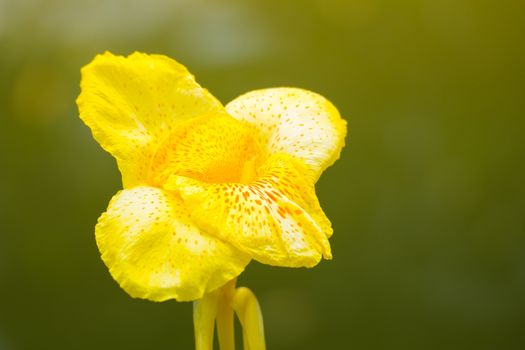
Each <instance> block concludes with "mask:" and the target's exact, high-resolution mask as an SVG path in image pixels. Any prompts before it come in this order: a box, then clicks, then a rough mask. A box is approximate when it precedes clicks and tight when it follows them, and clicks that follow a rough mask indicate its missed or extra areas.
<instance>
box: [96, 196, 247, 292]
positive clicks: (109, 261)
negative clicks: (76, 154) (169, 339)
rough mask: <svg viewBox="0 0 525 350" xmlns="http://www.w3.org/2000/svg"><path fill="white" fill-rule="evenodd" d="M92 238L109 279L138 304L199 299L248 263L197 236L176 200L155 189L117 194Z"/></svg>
mask: <svg viewBox="0 0 525 350" xmlns="http://www.w3.org/2000/svg"><path fill="white" fill-rule="evenodd" d="M95 232H96V239H97V245H98V247H99V249H100V252H101V254H102V260H103V261H104V263H105V264H106V265H107V266H108V268H109V271H110V273H111V275H112V276H113V278H114V279H115V280H116V281H117V282H118V283H119V284H120V286H121V287H122V288H123V289H124V290H125V291H126V292H127V293H128V294H130V295H131V296H133V297H138V298H145V299H150V300H154V301H163V300H167V299H177V300H179V301H187V300H195V299H199V298H201V297H202V296H203V295H204V294H205V293H207V292H210V291H212V290H213V289H215V288H218V287H220V286H222V285H223V284H225V283H226V282H228V281H230V280H231V279H233V278H235V277H237V276H238V275H239V274H240V273H241V272H242V271H243V270H244V267H245V266H246V264H248V262H249V257H248V256H247V255H246V254H244V253H242V252H240V251H238V250H237V249H235V248H233V247H232V246H231V245H229V244H227V243H225V242H223V241H221V240H220V239H218V238H216V237H213V236H210V235H206V234H204V233H202V232H201V231H199V230H198V229H197V228H196V227H195V226H194V225H193V224H192V223H191V221H190V219H189V215H188V213H187V212H186V211H185V209H184V207H183V205H182V202H181V200H180V199H178V198H177V197H175V196H174V195H172V194H169V193H167V192H165V191H163V190H161V189H157V188H154V187H145V186H143V187H136V188H133V189H129V190H123V191H121V192H119V193H117V194H116V195H115V196H114V197H113V199H112V200H111V202H110V204H109V207H108V210H107V211H106V212H105V213H104V214H102V216H101V217H100V218H99V221H98V224H97V226H96V230H95Z"/></svg>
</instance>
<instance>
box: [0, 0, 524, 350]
mask: <svg viewBox="0 0 525 350" xmlns="http://www.w3.org/2000/svg"><path fill="white" fill-rule="evenodd" d="M524 34H525V2H523V1H518V0H515V1H505V0H501V1H480V0H420V1H417V0H412V1H402V0H400V1H390V0H348V1H336V0H318V1H298V0H297V1H284V0H281V1H269V0H258V1H234V0H223V1H211V0H191V1H190V0H181V1H169V0H155V1H153V0H150V1H139V0H118V1H93V0H89V1H86V0H84V1H58V0H55V1H53V0H48V1H44V0H16V1H15V0H0V349H2V350H12V349H14V350H18V349H20V350H24V349H128V350H132V349H192V348H193V331H192V319H191V308H192V307H191V303H177V302H174V301H170V302H165V303H153V302H148V301H143V300H134V299H131V298H130V297H128V296H127V295H126V294H125V293H124V292H123V291H122V290H120V289H119V288H118V286H117V284H116V283H115V282H114V281H113V280H112V279H111V277H110V275H109V273H108V271H107V269H106V267H105V266H104V265H103V263H102V262H101V260H100V255H99V253H98V251H97V248H96V245H95V240H94V235H93V228H94V224H95V222H96V219H97V217H98V216H99V214H100V213H101V212H103V211H104V210H105V208H106V205H107V203H108V200H109V199H110V197H111V196H112V195H113V194H114V193H115V192H116V191H117V190H118V189H119V188H120V178H119V173H118V171H117V168H116V165H115V163H114V161H113V159H112V158H111V157H110V156H109V155H108V154H106V153H105V152H104V151H103V150H102V149H101V148H100V147H99V146H98V145H97V144H96V143H95V141H94V140H93V139H92V137H91V135H90V132H89V130H88V129H87V128H86V127H85V126H84V125H83V123H82V122H81V121H80V120H79V119H78V112H77V108H76V106H75V98H76V96H77V95H78V93H79V70H80V67H81V66H83V65H84V64H86V63H88V62H89V61H90V60H91V59H92V58H93V57H94V56H95V54H97V53H101V52H103V51H105V50H110V51H112V52H114V53H118V54H128V53H131V52H133V51H135V50H138V51H143V52H148V53H163V54H166V55H168V56H171V57H174V58H176V59H177V60H179V61H181V62H182V63H184V64H185V65H186V66H187V67H188V68H189V69H190V70H191V71H192V72H193V73H194V74H195V75H196V76H197V79H198V81H199V82H200V83H201V84H202V85H203V86H205V87H207V88H208V89H209V90H210V91H212V92H213V93H214V94H215V95H216V96H217V97H218V98H219V99H221V101H223V102H225V103H226V102H228V101H229V100H231V99H233V98H234V97H236V96H237V95H239V94H241V93H243V92H246V91H248V90H252V89H255V88H263V87H272V86H281V85H286V86H298V87H303V88H307V89H311V90H313V91H316V92H319V93H321V94H323V95H325V96H326V97H327V98H329V99H330V100H332V101H333V102H334V104H335V105H336V106H338V108H339V109H340V111H341V113H342V114H343V116H344V117H345V118H346V119H347V120H348V121H349V138H348V140H347V141H348V142H347V145H348V146H347V147H346V148H345V149H344V151H343V154H342V157H341V159H340V161H339V162H337V163H336V164H335V165H334V166H333V167H332V168H330V169H329V170H328V171H326V172H325V174H324V175H323V177H322V178H321V180H320V181H319V183H318V185H317V190H318V195H319V197H320V200H321V204H322V205H323V207H324V209H325V211H326V212H327V214H328V216H329V217H330V218H331V220H332V222H333V225H334V228H335V234H334V236H333V238H332V240H331V243H332V247H333V252H334V260H333V261H325V262H322V263H321V264H320V265H319V266H317V267H316V268H314V269H308V270H307V269H298V270H293V269H283V268H273V267H269V266H262V265H260V264H257V263H252V264H250V266H249V267H248V269H247V270H246V271H245V273H244V274H243V275H242V276H241V277H240V281H239V284H242V285H247V286H249V287H250V288H252V289H253V290H254V291H255V293H256V294H257V295H258V297H259V299H260V303H261V305H262V308H263V312H264V316H265V325H266V331H267V332H266V333H267V342H268V348H269V349H275V350H277V349H497V350H500V349H501V350H506V349H525V185H524V180H525V176H524V175H525V166H524V151H525V141H524V131H525V130H524V129H525V128H524V127H525V120H524V117H525V116H524V112H525V96H524V90H525V88H524V83H525V69H524V62H525V55H524V54H525V50H524V49H525V45H524V44H525V43H524Z"/></svg>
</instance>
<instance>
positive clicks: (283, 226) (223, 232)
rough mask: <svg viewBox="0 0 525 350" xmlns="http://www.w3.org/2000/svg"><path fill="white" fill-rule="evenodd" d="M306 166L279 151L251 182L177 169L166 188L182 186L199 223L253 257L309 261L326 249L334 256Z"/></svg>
mask: <svg viewBox="0 0 525 350" xmlns="http://www.w3.org/2000/svg"><path fill="white" fill-rule="evenodd" d="M303 170H305V169H304V166H303V167H302V168H301V164H300V163H299V161H296V160H294V159H293V157H291V156H289V155H286V154H276V155H273V156H271V157H270V158H269V159H268V160H267V161H266V162H265V163H264V165H263V166H262V167H260V168H259V169H258V171H257V173H258V175H257V179H256V180H255V181H253V182H250V183H247V184H242V183H208V182H204V181H199V180H197V179H192V178H189V177H185V176H176V175H173V176H171V177H170V178H169V180H168V182H167V183H166V184H165V188H166V189H168V190H172V191H178V193H179V194H180V195H181V197H182V199H183V200H184V204H185V206H186V207H188V208H189V211H190V213H191V217H192V219H193V221H194V222H195V223H196V224H197V225H198V226H199V227H201V228H202V229H204V230H206V231H207V232H210V233H212V234H215V235H217V236H218V237H220V238H222V239H224V240H225V241H228V242H230V243H231V244H233V245H234V246H235V247H237V248H238V249H241V250H243V251H245V252H247V253H249V254H250V255H251V256H252V257H253V258H254V259H256V260H258V261H260V262H262V263H265V264H270V265H278V266H292V267H299V266H308V267H310V266H314V265H316V264H317V263H318V262H319V260H320V259H321V256H323V255H324V257H325V258H327V259H330V258H331V252H330V245H329V243H328V238H327V237H328V236H329V235H330V234H331V232H332V229H331V225H330V222H329V221H328V219H327V218H326V216H325V215H324V213H323V211H322V210H321V208H320V207H319V203H318V201H317V198H316V196H315V192H314V188H313V185H312V184H311V181H308V180H306V179H305V178H304V175H303V174H304V172H303Z"/></svg>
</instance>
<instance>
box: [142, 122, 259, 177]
mask: <svg viewBox="0 0 525 350" xmlns="http://www.w3.org/2000/svg"><path fill="white" fill-rule="evenodd" d="M261 160H262V152H261V149H260V146H259V145H258V143H257V140H256V134H255V133H254V132H253V130H252V129H251V128H249V127H248V126H247V125H245V124H244V123H242V122H240V121H238V120H237V119H235V118H233V117H231V116H230V115H228V114H227V113H215V114H210V115H206V116H202V117H199V118H194V119H192V120H188V121H186V122H184V123H181V124H180V125H179V126H178V127H177V128H176V129H175V130H174V132H172V133H171V134H170V136H169V137H168V138H167V139H166V141H165V142H164V143H163V144H162V145H161V146H160V147H159V148H158V150H157V152H156V154H155V157H154V159H153V161H152V164H151V174H152V180H151V181H152V182H153V183H154V184H155V185H156V186H158V187H162V185H163V184H164V183H165V182H166V180H167V179H168V178H169V177H170V175H172V174H176V175H183V176H188V177H192V178H195V179H198V180H202V181H206V182H240V181H242V180H243V176H244V177H246V174H247V173H248V172H247V171H246V170H248V169H245V168H247V167H248V165H250V164H252V163H253V165H254V166H255V164H256V163H257V164H258V163H260V162H261Z"/></svg>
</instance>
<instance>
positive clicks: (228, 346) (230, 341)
mask: <svg viewBox="0 0 525 350" xmlns="http://www.w3.org/2000/svg"><path fill="white" fill-rule="evenodd" d="M236 281H237V280H236V279H234V280H232V281H230V282H228V283H227V284H226V285H225V286H224V287H222V288H221V292H222V295H221V300H220V302H219V308H218V312H217V335H218V337H219V346H220V348H221V350H235V328H234V319H233V308H232V301H233V297H234V295H235V283H236Z"/></svg>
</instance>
